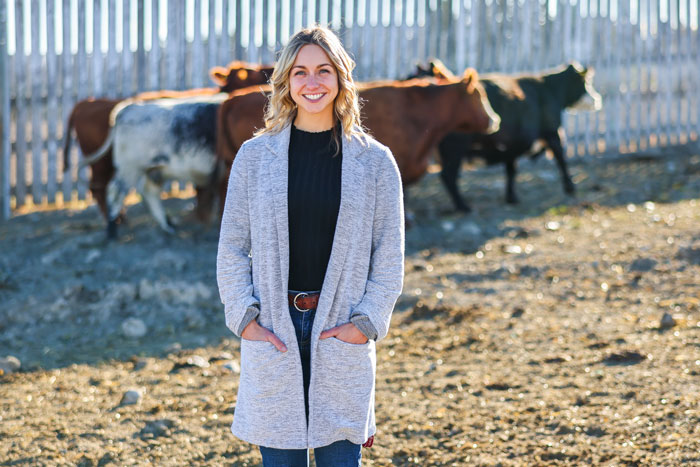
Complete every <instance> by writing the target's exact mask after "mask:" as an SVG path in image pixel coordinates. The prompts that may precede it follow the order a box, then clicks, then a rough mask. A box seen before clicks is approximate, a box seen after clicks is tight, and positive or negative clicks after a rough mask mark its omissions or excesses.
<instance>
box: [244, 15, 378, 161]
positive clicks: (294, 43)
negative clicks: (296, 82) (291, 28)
mask: <svg viewBox="0 0 700 467" xmlns="http://www.w3.org/2000/svg"><path fill="white" fill-rule="evenodd" d="M309 44H315V45H317V46H319V47H321V48H322V49H323V50H324V52H326V55H328V58H329V59H330V60H331V62H332V64H333V66H334V67H335V69H336V72H337V73H336V74H337V75H338V95H337V96H336V98H335V102H334V104H333V107H334V112H333V113H334V116H335V118H336V119H337V120H336V121H339V122H340V123H341V126H342V133H343V134H344V135H345V136H346V137H350V136H351V135H357V136H360V137H364V136H366V133H365V131H364V129H363V127H362V123H361V121H360V104H359V94H358V90H357V86H356V85H355V81H354V80H353V79H352V70H353V69H354V68H355V62H354V61H353V59H352V58H350V55H349V54H348V53H347V52H346V51H345V49H344V48H343V44H342V43H341V42H340V39H339V38H338V36H336V35H335V33H334V32H333V31H331V30H330V29H328V28H325V27H323V26H318V25H316V26H313V27H310V28H305V29H302V30H300V31H299V32H297V33H296V34H294V35H293V36H292V37H291V39H289V42H288V43H287V45H286V46H285V47H284V48H283V49H282V51H281V52H280V54H279V58H278V59H277V63H276V64H275V69H274V71H273V72H272V77H271V78H270V84H271V85H272V93H271V94H270V97H269V100H268V103H267V107H266V108H265V128H263V129H261V130H259V131H258V132H257V134H261V133H272V134H275V133H279V132H280V131H282V130H283V129H284V128H285V127H286V126H287V125H289V124H291V123H292V122H293V121H294V119H295V118H296V115H297V105H296V103H295V102H294V101H293V100H292V96H291V95H290V86H289V74H290V72H291V70H292V66H294V61H295V60H296V58H297V54H298V53H299V50H301V48H302V47H304V46H305V45H309ZM337 133H338V130H337V125H334V126H333V138H334V141H335V145H336V148H337V150H339V149H340V147H341V145H340V135H339V134H337ZM336 152H337V151H336Z"/></svg>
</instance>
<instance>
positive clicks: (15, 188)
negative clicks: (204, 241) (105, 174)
mask: <svg viewBox="0 0 700 467" xmlns="http://www.w3.org/2000/svg"><path fill="white" fill-rule="evenodd" d="M699 19H700V13H699V12H698V1H697V0H250V1H249V0H138V1H137V0H16V1H15V2H12V1H10V0H7V1H2V2H0V80H1V82H0V109H1V110H2V115H1V119H0V159H1V164H0V169H1V170H2V172H1V173H0V187H1V190H0V205H1V207H2V215H0V218H8V217H9V216H10V215H11V209H14V208H19V207H22V206H24V205H25V204H27V203H34V204H39V203H54V202H59V203H60V202H62V201H67V200H71V199H73V200H75V199H79V200H82V199H85V198H86V196H88V194H87V188H86V186H87V185H86V178H87V173H86V171H85V170H83V171H82V172H81V173H78V171H77V170H76V167H77V161H78V158H79V154H78V152H77V151H78V150H77V149H74V150H73V151H72V153H71V154H70V159H71V161H72V162H71V169H70V170H69V171H68V172H66V173H65V174H64V171H63V155H62V154H60V151H59V149H58V148H59V147H61V145H60V144H59V142H60V141H62V139H63V137H64V125H65V122H66V120H67V117H68V115H69V113H70V111H71V109H72V107H73V105H74V104H75V103H76V102H77V101H78V100H81V99H84V98H86V97H89V96H97V97H100V96H105V97H112V98H117V97H122V96H130V95H133V94H136V93H138V92H141V91H146V90H157V89H186V88H190V87H201V86H207V85H209V78H208V70H209V69H210V68H211V67H212V66H214V65H225V64H226V63H228V62H229V61H231V60H234V59H235V60H247V61H250V62H260V63H272V62H273V61H274V54H275V51H276V50H279V48H280V47H281V45H282V43H283V42H284V41H285V40H286V39H287V38H288V37H289V36H290V35H291V34H292V33H293V32H294V31H296V30H297V29H299V28H300V27H301V26H302V25H309V24H312V23H315V22H318V23H321V24H328V25H330V26H331V27H333V28H334V29H335V30H336V31H337V32H338V33H339V34H340V36H341V38H342V39H343V42H344V44H345V46H346V47H347V48H348V50H349V51H350V52H351V53H352V54H353V55H354V57H355V59H356V62H357V70H356V76H355V77H356V79H358V80H361V81H366V80H374V79H395V78H401V77H403V76H406V75H407V74H409V73H410V72H412V71H413V69H414V67H415V63H416V62H417V61H425V60H427V59H428V58H430V57H438V58H440V59H442V61H443V62H444V63H445V64H447V65H448V66H449V67H450V68H451V69H452V70H453V71H454V72H461V71H462V70H464V69H465V68H466V67H467V66H471V67H474V68H476V69H477V70H478V71H479V72H480V73H485V72H505V73H514V72H523V71H539V70H543V69H547V68H551V67H554V66H556V65H559V64H561V63H564V62H567V61H570V60H578V61H580V62H582V63H583V64H585V65H588V66H593V67H594V68H595V69H596V77H595V86H596V88H597V89H598V90H599V91H600V92H601V94H603V98H604V109H603V111H601V112H597V113H594V114H581V115H567V116H566V117H565V122H564V124H565V129H566V131H567V135H568V141H569V144H568V153H569V156H573V155H584V154H597V153H604V152H610V151H629V150H637V149H644V148H647V147H650V146H656V145H666V144H683V143H686V142H689V141H692V140H696V139H697V134H698V120H699V119H698V113H699V111H700V86H699V85H698V78H697V70H698V69H700V34H699V33H698V21H699ZM75 146H76V145H73V147H75Z"/></svg>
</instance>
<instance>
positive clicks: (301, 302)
mask: <svg viewBox="0 0 700 467" xmlns="http://www.w3.org/2000/svg"><path fill="white" fill-rule="evenodd" d="M287 296H288V297H289V306H293V307H294V308H296V309H297V310H298V311H309V310H315V309H316V307H318V297H320V296H321V294H320V293H306V292H299V293H289V294H288V295H287Z"/></svg>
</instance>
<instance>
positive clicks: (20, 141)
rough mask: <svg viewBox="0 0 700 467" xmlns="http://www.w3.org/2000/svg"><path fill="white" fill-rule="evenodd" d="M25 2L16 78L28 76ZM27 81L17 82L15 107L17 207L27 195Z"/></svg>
mask: <svg viewBox="0 0 700 467" xmlns="http://www.w3.org/2000/svg"><path fill="white" fill-rule="evenodd" d="M24 14H25V11H24V2H23V1H22V0H17V1H16V2H15V31H21V32H19V33H18V34H16V35H15V50H16V52H15V73H16V76H24V77H26V76H27V69H26V64H25V60H26V56H25V47H24V34H23V33H22V32H23V31H24ZM26 95H27V90H26V80H25V79H19V80H17V94H16V101H15V107H16V109H17V110H16V112H17V123H16V125H17V130H16V139H15V158H16V161H17V174H16V177H15V183H16V185H15V200H16V202H15V205H16V206H17V207H21V206H24V204H25V197H26V195H27V178H26V170H27V161H26V154H27V138H26V131H27V110H26Z"/></svg>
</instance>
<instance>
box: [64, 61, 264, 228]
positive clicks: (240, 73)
mask: <svg viewBox="0 0 700 467" xmlns="http://www.w3.org/2000/svg"><path fill="white" fill-rule="evenodd" d="M272 70H273V69H272V67H269V66H259V65H254V64H249V63H245V62H239V61H234V62H231V63H229V64H228V66H227V67H220V66H216V67H213V68H212V69H211V70H210V72H209V75H210V77H211V79H212V81H214V83H216V85H217V87H211V88H201V89H191V90H187V91H150V92H144V93H141V94H138V95H137V96H136V97H137V98H140V99H144V100H151V99H162V98H176V97H194V96H211V95H214V94H216V93H218V92H224V93H230V92H232V91H234V90H236V89H241V88H244V87H246V86H249V85H254V84H262V83H265V82H267V80H268V79H269V77H270V76H271V75H272ZM119 102H121V99H104V98H89V99H85V100H82V101H79V102H78V103H77V104H75V106H74V107H73V110H72V111H71V114H70V116H69V118H68V121H67V123H66V126H65V131H64V143H63V158H64V160H63V167H64V171H65V170H67V169H68V168H69V167H70V159H69V157H68V156H69V154H70V145H71V141H72V133H73V131H74V132H75V137H76V139H77V140H78V144H79V146H80V150H81V152H82V153H83V154H93V153H95V152H96V151H98V149H100V147H101V146H102V144H103V143H104V142H105V140H106V139H107V136H108V134H109V130H110V126H109V116H110V113H111V112H112V110H113V109H114V107H115V106H116V105H117V104H119ZM108 151H109V152H107V153H106V154H105V157H103V158H101V159H100V160H99V161H96V162H95V163H94V164H92V166H91V172H92V173H91V176H90V184H89V187H90V191H91V192H92V196H93V197H94V198H95V201H96V202H97V205H98V207H99V209H100V211H101V213H102V215H103V216H104V217H105V219H106V218H107V203H106V189H107V183H108V182H109V181H110V180H111V179H112V177H113V176H114V165H113V164H112V154H111V149H109V150H108ZM200 195H201V193H199V192H198V193H197V198H198V204H199V202H203V201H204V200H203V199H200ZM201 212H206V210H200V209H198V213H201ZM200 220H202V221H204V220H205V219H204V218H202V216H201V215H200Z"/></svg>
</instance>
